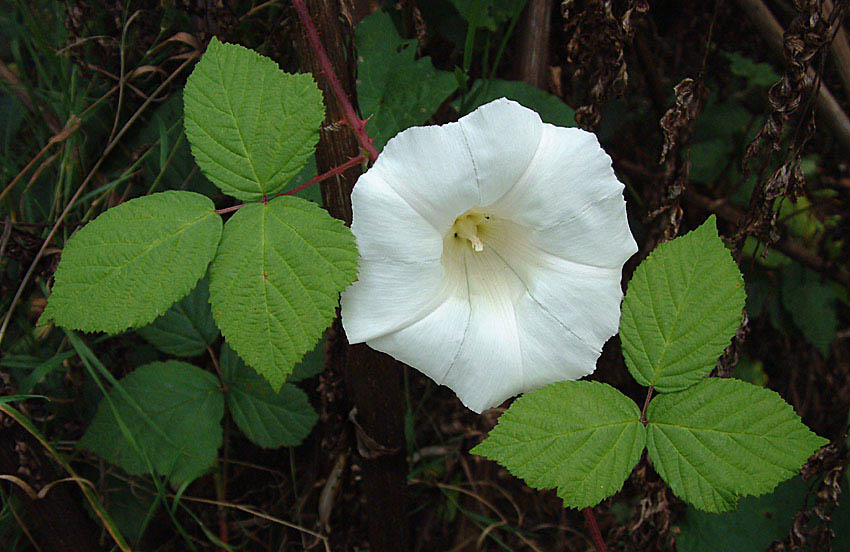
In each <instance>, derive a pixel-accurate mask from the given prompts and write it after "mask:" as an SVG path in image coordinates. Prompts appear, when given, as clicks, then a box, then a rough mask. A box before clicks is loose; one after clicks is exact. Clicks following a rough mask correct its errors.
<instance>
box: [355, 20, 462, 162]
mask: <svg viewBox="0 0 850 552" xmlns="http://www.w3.org/2000/svg"><path fill="white" fill-rule="evenodd" d="M354 37H355V41H356V44H357V54H358V55H357V59H358V62H357V98H358V101H359V103H360V110H361V112H362V113H363V115H364V116H366V117H371V119H369V122H368V123H367V124H366V130H367V131H368V132H369V136H371V137H373V138H374V139H375V147H376V148H378V149H379V150H380V149H382V148H383V147H384V145H385V144H386V143H387V140H389V139H390V138H392V137H393V136H395V135H396V134H398V133H399V132H400V131H402V130H404V129H406V128H408V127H411V126H415V125H421V124H423V123H425V122H426V121H427V120H428V119H429V118H430V117H431V115H433V114H434V112H435V111H437V108H438V107H440V104H441V103H443V101H444V100H445V99H446V98H447V97H448V96H449V94H451V93H452V92H454V91H455V89H457V81H456V80H455V77H454V75H453V74H452V73H450V72H448V71H437V70H436V69H434V66H433V65H432V64H431V59H430V58H428V57H423V58H420V59H417V60H414V59H413V58H414V56H415V55H416V41H415V40H403V39H402V38H401V37H400V36H399V34H398V32H397V31H396V30H395V26H394V25H393V22H392V20H391V19H390V16H389V15H387V14H386V13H384V12H382V11H377V12H375V13H373V14H372V15H370V16H368V17H366V18H365V19H364V20H363V21H361V22H360V24H358V25H357V27H356V28H355V29H354Z"/></svg>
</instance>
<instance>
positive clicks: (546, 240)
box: [534, 194, 638, 271]
mask: <svg viewBox="0 0 850 552" xmlns="http://www.w3.org/2000/svg"><path fill="white" fill-rule="evenodd" d="M534 243H536V244H537V245H538V246H540V248H541V249H543V250H544V251H548V252H549V253H551V254H553V255H555V256H557V257H561V258H564V259H569V260H571V261H575V262H577V263H582V264H586V265H591V266H598V267H602V268H613V269H616V270H617V271H620V270H622V268H623V263H625V262H626V261H627V260H628V259H629V257H631V256H632V255H634V254H635V253H637V250H638V246H637V243H635V240H634V238H633V237H632V233H631V231H630V230H629V222H628V219H627V218H626V202H625V201H624V200H623V196H622V195H621V194H616V195H613V196H610V197H606V198H603V199H600V200H599V201H595V202H593V203H589V204H587V205H586V206H585V208H584V209H583V210H582V211H581V212H579V213H578V214H577V215H575V216H574V217H572V218H570V219H568V220H566V221H564V222H562V223H560V224H556V225H554V226H550V227H548V228H545V229H543V230H540V231H535V232H534Z"/></svg>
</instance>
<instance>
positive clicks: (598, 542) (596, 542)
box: [581, 507, 608, 552]
mask: <svg viewBox="0 0 850 552" xmlns="http://www.w3.org/2000/svg"><path fill="white" fill-rule="evenodd" d="M581 512H582V513H583V514H584V522H585V523H586V524H587V528H588V529H589V530H590V537H591V539H593V547H594V548H596V552H608V549H607V548H605V541H604V540H602V533H601V532H600V531H599V525H597V524H596V516H594V515H593V508H590V507H587V508H585V509H584V510H582V511H581Z"/></svg>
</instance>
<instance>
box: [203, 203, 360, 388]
mask: <svg viewBox="0 0 850 552" xmlns="http://www.w3.org/2000/svg"><path fill="white" fill-rule="evenodd" d="M356 275H357V250H356V246H355V244H354V237H353V236H352V235H351V231H350V230H349V229H348V228H346V227H345V226H344V225H343V223H342V222H341V221H338V220H335V219H332V218H331V217H330V216H329V215H328V214H327V213H326V212H325V211H323V210H322V209H321V208H320V207H318V206H317V205H315V204H314V203H311V202H309V201H307V200H304V199H300V198H297V197H290V196H282V197H278V198H276V199H273V200H272V201H269V202H268V203H256V204H252V205H246V206H245V207H243V208H242V209H240V210H239V211H237V212H236V214H235V215H233V217H232V218H231V219H230V220H228V221H227V224H226V225H225V227H224V235H223V237H222V240H221V246H220V247H219V250H218V254H217V255H216V258H215V260H213V263H212V266H211V267H210V303H211V304H212V307H213V317H214V318H215V321H216V323H217V324H218V327H219V328H221V332H222V334H224V337H225V338H226V339H227V342H228V343H229V344H230V346H231V347H233V348H234V349H235V350H236V352H237V353H239V356H240V357H242V358H243V359H244V360H245V362H247V363H248V365H249V366H251V367H252V368H254V369H256V370H257V371H258V372H260V373H261V374H263V375H264V376H265V377H266V379H268V380H269V382H270V383H271V384H272V387H273V388H274V389H280V386H281V385H283V382H284V380H286V376H288V375H289V374H290V373H291V372H292V367H293V366H294V365H295V363H296V362H298V360H300V359H301V357H302V356H303V355H304V353H305V352H306V351H308V350H310V349H311V348H312V347H313V346H314V345H315V344H316V341H318V339H319V337H321V335H322V332H323V331H324V330H325V328H327V327H328V325H329V324H330V322H331V320H332V319H333V316H334V309H335V308H336V305H337V297H338V295H337V294H338V293H339V292H340V291H342V290H343V289H344V288H345V286H347V285H348V284H350V283H351V282H352V281H353V280H354V278H355V276H356Z"/></svg>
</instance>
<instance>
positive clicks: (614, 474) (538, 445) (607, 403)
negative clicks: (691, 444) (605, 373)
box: [471, 381, 646, 508]
mask: <svg viewBox="0 0 850 552" xmlns="http://www.w3.org/2000/svg"><path fill="white" fill-rule="evenodd" d="M645 439H646V431H645V430H644V427H643V425H642V424H641V422H640V410H638V407H637V405H636V404H635V403H634V402H633V401H632V400H631V399H629V398H628V397H626V396H625V395H623V394H622V393H620V392H619V391H617V390H616V389H614V388H613V387H611V386H610V385H607V384H604V383H600V382H595V381H564V382H559V383H553V384H551V385H547V386H546V387H543V388H542V389H538V390H536V391H532V392H530V393H526V394H525V395H523V396H521V397H520V398H518V399H517V400H516V401H514V403H513V404H512V405H511V407H510V408H508V410H507V411H505V413H504V414H502V415H501V417H499V422H498V423H497V424H496V427H495V428H494V429H493V431H491V432H490V436H489V437H487V439H485V440H484V441H483V442H482V443H481V444H479V445H478V446H476V447H475V448H473V449H472V451H471V452H472V453H474V454H480V455H482V456H486V457H487V458H490V459H491V460H495V461H496V462H498V463H499V464H501V465H502V466H505V467H506V468H507V469H508V471H510V472H511V473H512V474H514V475H516V476H517V477H521V478H522V479H524V480H525V482H526V483H527V484H528V485H530V486H532V487H534V488H537V489H547V488H552V487H556V488H557V489H558V496H559V497H561V498H562V499H563V500H564V504H566V505H567V506H569V507H571V508H584V507H587V506H593V505H595V504H598V503H599V502H601V501H602V500H603V499H605V498H607V497H609V496H611V495H613V494H614V493H615V492H617V491H619V490H620V488H621V487H622V486H623V482H624V481H625V480H626V477H628V475H629V473H630V472H631V471H632V468H634V466H635V464H637V461H638V460H639V459H640V454H641V452H642V451H643V447H644V442H645Z"/></svg>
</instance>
